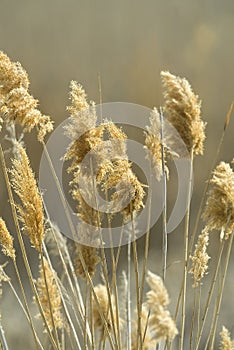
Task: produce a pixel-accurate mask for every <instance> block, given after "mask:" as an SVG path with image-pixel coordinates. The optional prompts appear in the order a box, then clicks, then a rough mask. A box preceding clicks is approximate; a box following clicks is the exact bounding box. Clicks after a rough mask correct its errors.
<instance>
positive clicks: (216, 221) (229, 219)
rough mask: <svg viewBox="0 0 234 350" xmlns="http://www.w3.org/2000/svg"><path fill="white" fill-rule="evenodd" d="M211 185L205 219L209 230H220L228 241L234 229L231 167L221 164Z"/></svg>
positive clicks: (233, 191) (233, 184) (233, 174)
mask: <svg viewBox="0 0 234 350" xmlns="http://www.w3.org/2000/svg"><path fill="white" fill-rule="evenodd" d="M210 183H211V186H212V187H211V189H210V191H209V193H208V198H207V201H206V206H205V211H204V213H203V219H204V220H205V221H206V226H207V228H208V230H220V232H221V237H220V238H221V239H222V238H223V234H225V237H224V238H225V239H227V238H228V236H229V235H230V234H231V232H232V230H233V228H234V172H233V170H232V168H231V167H230V165H229V164H228V163H225V162H221V163H220V164H219V165H218V166H217V167H216V169H215V170H214V172H213V177H212V179H211V181H210ZM224 231H225V232H224Z"/></svg>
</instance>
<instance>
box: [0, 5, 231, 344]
mask: <svg viewBox="0 0 234 350" xmlns="http://www.w3.org/2000/svg"><path fill="white" fill-rule="evenodd" d="M233 33H234V2H233V1H232V0H224V1H218V0H203V1H201V0H197V1H191V0H168V1H159V0H147V1H144V2H143V1H139V0H136V1H130V0H119V1H110V0H99V1H90V0H83V1H81V0H66V1H62V0H49V1H48V0H47V1H46V0H40V1H35V0H21V1H16V0H14V1H12V0H0V49H1V50H2V51H4V52H5V53H6V54H7V55H8V56H9V57H10V58H11V59H12V60H13V61H19V62H20V63H21V64H22V66H23V67H24V68H25V69H26V71H27V72H28V75H29V78H30V82H31V88H30V92H31V93H32V95H33V96H34V97H35V98H37V99H38V100H39V101H40V109H41V111H42V112H43V113H44V114H48V115H50V116H51V118H52V119H53V120H54V121H55V127H56V126H57V125H59V124H60V123H61V122H62V121H63V120H64V119H65V118H67V117H68V114H67V112H66V106H67V105H68V103H69V102H68V91H69V82H70V81H71V80H77V81H78V82H80V83H82V84H83V86H84V87H85V89H86V91H87V93H88V97H89V99H92V100H94V101H96V102H97V103H98V102H99V91H98V75H100V76H101V81H102V99H103V102H116V101H120V102H131V103H136V104H140V105H144V106H147V107H150V108H152V107H154V106H160V105H162V103H163V98H162V88H161V82H160V71H161V70H169V71H170V72H171V73H173V74H176V75H180V76H182V77H186V78H187V79H188V80H189V81H190V83H191V85H192V87H193V89H194V91H195V92H196V93H197V94H198V95H199V96H200V98H201V100H202V115H203V119H204V120H205V121H206V122H207V123H208V124H207V129H206V133H207V140H206V143H205V153H204V156H203V157H198V158H196V160H195V190H194V202H193V203H194V204H193V206H194V208H196V206H197V203H198V201H199V198H200V195H201V191H202V188H203V185H204V182H205V181H206V179H207V176H208V173H209V169H210V166H211V164H212V160H213V157H214V155H215V152H216V149H217V144H218V141H219V138H220V136H221V133H222V130H223V126H224V122H225V116H226V113H227V111H228V109H229V106H230V104H231V102H232V100H233V99H234V61H233V54H234V40H233ZM146 123H147V121H146ZM233 132H234V121H233V118H232V120H231V123H230V125H229V127H228V130H227V132H226V135H225V140H224V144H223V147H222V151H221V155H220V159H222V160H225V161H228V162H229V161H230V160H231V159H232V158H233V156H234V154H233ZM27 142H28V152H29V154H30V156H31V162H32V166H33V168H34V170H35V172H36V173H37V172H38V166H39V160H40V156H41V151H42V150H41V146H40V145H39V144H38V143H37V142H36V141H35V134H33V135H30V136H27ZM1 176H2V174H1ZM2 181H3V179H2V180H1V183H2ZM3 186H5V185H3ZM0 187H1V191H0V195H1V198H0V199H1V201H0V210H1V216H2V215H3V216H4V215H7V202H6V193H5V190H4V189H3V188H2V185H1V186H0ZM9 225H10V224H9ZM182 228H183V227H180V231H182ZM181 236H182V235H179V234H178V235H176V234H174V235H171V236H170V242H169V243H170V244H171V246H172V247H174V245H175V244H176V245H177V246H178V247H180V244H181V239H182V238H181ZM169 253H170V254H171V258H170V260H171V262H173V261H175V260H176V259H178V251H175V250H173V249H170V247H169ZM155 259H156V258H155ZM157 259H158V261H159V262H160V255H159V258H157ZM157 259H156V260H157ZM35 264H37V261H36V263H35ZM155 271H156V269H155ZM172 275H173V271H172ZM174 278H175V277H174ZM168 281H170V279H168ZM172 281H173V276H172ZM168 283H169V282H168ZM169 284H170V283H169ZM168 288H169V290H170V294H173V293H174V289H173V288H174V287H173V283H172V284H171V285H170V286H168ZM230 288H231V285H229V284H227V288H226V289H227V291H228V292H227V293H230V291H231V289H230ZM9 293H10V292H9ZM232 293H233V290H232ZM12 300H13V299H12V296H11V295H10V294H9V295H4V293H3V299H2V301H1V307H2V323H3V327H4V328H5V329H6V334H7V336H8V338H9V345H10V346H11V349H21V348H22V349H23V348H25V346H26V345H27V346H29V347H30V341H31V340H27V338H26V334H24V335H23V334H22V331H21V327H20V326H19V325H20V324H21V323H20V322H21V319H20V317H22V319H23V316H19V315H17V311H16V302H15V301H12ZM11 305H14V309H13V310H14V311H13V310H12V309H10V306H11ZM224 306H225V302H224ZM227 310H228V312H229V313H228V314H227V320H228V319H229V320H230V317H232V323H231V324H230V323H229V329H230V328H231V329H232V331H234V324H233V322H234V321H233V318H234V316H233V315H234V310H233V308H232V310H230V306H229V308H228V302H227ZM9 314H11V317H9ZM231 315H232V316H231ZM22 322H24V321H23V320H22ZM233 337H234V335H233ZM16 344H17V345H16Z"/></svg>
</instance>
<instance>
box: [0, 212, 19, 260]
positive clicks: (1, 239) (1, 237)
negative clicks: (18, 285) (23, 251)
mask: <svg viewBox="0 0 234 350" xmlns="http://www.w3.org/2000/svg"><path fill="white" fill-rule="evenodd" d="M0 245H1V246H2V252H3V254H5V255H7V256H9V257H10V258H11V259H13V260H15V249H14V247H13V237H12V236H11V235H10V233H9V231H8V229H7V227H6V223H5V221H4V220H3V219H2V218H0Z"/></svg>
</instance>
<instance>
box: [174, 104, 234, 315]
mask: <svg viewBox="0 0 234 350" xmlns="http://www.w3.org/2000/svg"><path fill="white" fill-rule="evenodd" d="M233 106H234V101H233V102H232V103H231V105H230V107H229V110H228V113H227V115H226V119H225V123H224V128H223V131H222V134H221V138H220V141H219V145H218V147H217V151H216V154H215V156H214V158H213V162H212V165H211V168H210V171H209V176H208V180H207V181H206V182H205V186H204V189H203V192H202V198H201V201H200V205H199V208H198V212H197V215H196V220H195V224H194V229H193V231H192V235H191V239H190V243H189V250H188V258H189V256H190V255H191V254H192V250H193V244H194V240H195V236H196V233H197V229H198V224H199V221H200V218H201V214H202V209H203V204H204V202H205V198H206V193H207V190H208V187H209V184H210V180H211V178H212V172H213V169H214V167H215V164H216V163H217V160H218V157H219V154H220V151H221V148H222V145H223V141H224V137H225V133H226V129H227V127H228V125H229V122H230V118H231V114H232V111H233ZM182 288H183V286H181V290H180V294H179V298H178V302H177V310H176V313H175V319H176V318H177V314H178V309H179V305H180V301H181V295H182Z"/></svg>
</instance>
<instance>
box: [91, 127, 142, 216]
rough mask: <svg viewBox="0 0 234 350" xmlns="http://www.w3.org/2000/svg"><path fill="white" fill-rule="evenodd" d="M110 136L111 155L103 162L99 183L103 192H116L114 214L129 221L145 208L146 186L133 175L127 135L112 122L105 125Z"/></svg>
mask: <svg viewBox="0 0 234 350" xmlns="http://www.w3.org/2000/svg"><path fill="white" fill-rule="evenodd" d="M105 129H106V131H107V133H108V134H109V138H110V144H111V143H113V144H112V146H111V147H110V155H111V157H110V156H109V160H107V161H106V162H103V164H101V166H100V168H99V172H98V174H97V182H98V183H99V184H101V185H102V189H103V190H107V191H108V190H115V192H114V194H113V195H112V196H111V200H112V208H111V211H112V209H113V210H114V211H113V212H119V211H120V212H121V214H122V215H123V217H124V219H127V218H128V217H129V216H131V214H132V213H133V212H138V211H139V210H140V209H141V208H143V207H144V204H143V198H144V195H145V191H144V189H143V187H144V185H143V184H141V183H140V181H139V180H138V178H137V177H136V175H135V174H134V173H133V171H132V169H131V166H132V164H131V163H130V162H129V160H128V157H127V154H126V141H125V140H126V138H127V137H126V135H125V134H124V132H123V131H122V130H121V129H119V128H118V127H117V126H116V125H114V124H113V123H112V122H108V123H106V125H105Z"/></svg>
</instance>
